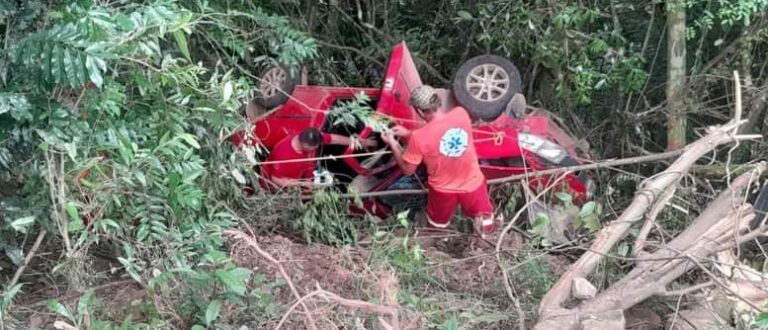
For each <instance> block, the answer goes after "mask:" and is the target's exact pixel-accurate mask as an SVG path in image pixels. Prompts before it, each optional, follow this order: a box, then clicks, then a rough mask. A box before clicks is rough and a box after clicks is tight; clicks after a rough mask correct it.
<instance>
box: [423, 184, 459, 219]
mask: <svg viewBox="0 0 768 330" xmlns="http://www.w3.org/2000/svg"><path fill="white" fill-rule="evenodd" d="M458 202H459V201H458V196H457V194H452V193H443V192H439V191H437V190H433V189H432V188H429V192H428V195H427V222H428V223H429V225H430V227H433V228H446V227H448V225H449V224H450V223H451V217H453V212H454V211H455V210H456V204H458Z"/></svg>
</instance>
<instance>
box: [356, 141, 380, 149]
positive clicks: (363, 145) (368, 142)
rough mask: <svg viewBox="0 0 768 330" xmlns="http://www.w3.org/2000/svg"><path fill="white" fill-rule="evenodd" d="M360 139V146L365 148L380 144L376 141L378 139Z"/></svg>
mask: <svg viewBox="0 0 768 330" xmlns="http://www.w3.org/2000/svg"><path fill="white" fill-rule="evenodd" d="M358 141H359V142H360V146H362V147H363V148H365V149H368V148H371V147H375V146H376V145H378V144H379V143H378V142H376V140H374V139H372V138H365V139H360V140H358Z"/></svg>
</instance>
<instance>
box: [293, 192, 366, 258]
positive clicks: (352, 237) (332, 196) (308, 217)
mask: <svg viewBox="0 0 768 330" xmlns="http://www.w3.org/2000/svg"><path fill="white" fill-rule="evenodd" d="M356 204H357V205H358V207H360V206H361V204H362V202H361V201H359V200H358V201H356ZM354 221H355V220H354V218H352V217H350V213H349V211H348V201H347V200H344V199H342V198H339V194H338V193H337V192H335V191H333V190H330V189H321V190H318V191H315V192H314V193H313V194H312V200H311V201H310V202H308V203H306V204H304V205H302V207H301V209H300V211H299V217H298V218H297V219H296V220H295V222H294V223H293V226H294V228H295V229H296V230H298V231H300V232H301V233H302V235H303V236H304V239H305V240H306V241H307V242H308V243H313V242H318V243H323V244H330V245H334V246H342V245H348V244H352V243H354V242H356V241H357V228H356V227H355V223H354Z"/></svg>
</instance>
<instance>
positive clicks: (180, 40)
mask: <svg viewBox="0 0 768 330" xmlns="http://www.w3.org/2000/svg"><path fill="white" fill-rule="evenodd" d="M173 39H175V40H176V45H177V46H179V50H180V51H181V54H183V55H184V57H185V58H187V60H188V61H190V62H192V56H191V55H190V54H189V46H188V45H187V36H186V35H185V34H184V30H176V31H173Z"/></svg>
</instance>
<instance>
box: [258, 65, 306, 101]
mask: <svg viewBox="0 0 768 330" xmlns="http://www.w3.org/2000/svg"><path fill="white" fill-rule="evenodd" d="M300 80H301V77H300V76H299V70H298V69H294V70H290V69H289V68H286V67H284V66H271V67H268V68H266V69H265V70H264V71H263V72H262V73H261V75H259V81H258V82H257V83H258V87H259V90H258V96H257V97H256V99H255V101H256V103H258V104H259V105H261V106H262V107H264V108H267V109H271V108H274V107H276V106H278V105H281V104H283V103H285V101H287V100H288V97H290V95H291V93H293V90H294V89H295V88H296V85H298V84H299V81H300Z"/></svg>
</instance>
